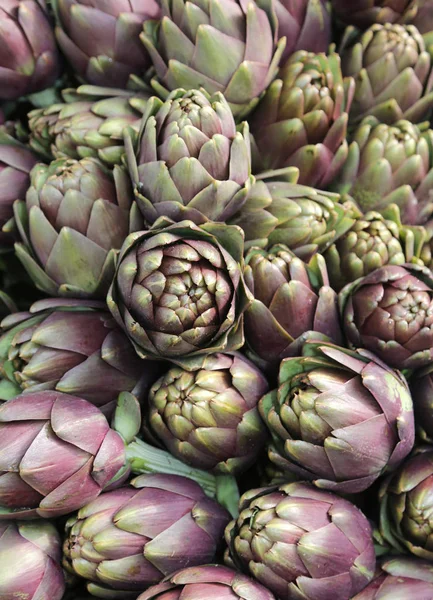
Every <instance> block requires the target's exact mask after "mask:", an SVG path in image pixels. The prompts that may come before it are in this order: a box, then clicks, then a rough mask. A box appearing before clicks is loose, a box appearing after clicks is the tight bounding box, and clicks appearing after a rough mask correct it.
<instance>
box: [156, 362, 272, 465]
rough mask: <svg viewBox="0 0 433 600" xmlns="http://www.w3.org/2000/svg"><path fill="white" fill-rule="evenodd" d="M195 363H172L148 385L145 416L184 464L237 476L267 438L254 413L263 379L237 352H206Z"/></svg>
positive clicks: (259, 420) (251, 460)
mask: <svg viewBox="0 0 433 600" xmlns="http://www.w3.org/2000/svg"><path fill="white" fill-rule="evenodd" d="M195 362H196V361H195ZM200 363H201V364H199V365H195V366H190V365H186V368H180V367H173V368H172V369H170V370H169V371H168V372H167V373H166V374H165V375H163V377H161V378H160V379H159V380H158V381H157V382H156V383H155V384H154V385H153V386H152V388H151V390H150V394H149V413H148V415H147V420H148V422H149V425H150V428H151V429H152V431H153V433H155V434H156V436H157V437H158V438H159V439H160V440H161V441H162V442H163V443H164V445H165V446H166V447H167V448H168V450H169V451H170V452H171V454H173V455H174V456H176V457H177V458H180V459H181V460H183V461H184V462H186V463H187V464H190V465H192V466H193V467H198V468H201V469H206V470H212V471H213V472H215V473H221V474H239V473H241V472H243V471H245V470H246V469H247V468H248V467H249V466H251V465H252V464H253V463H254V462H255V460H256V459H257V457H258V455H259V453H260V451H261V450H262V448H263V445H264V443H265V441H266V438H267V434H266V428H265V426H264V423H263V422H262V420H261V418H260V415H259V411H258V402H259V400H260V398H261V397H262V395H263V394H265V393H266V392H267V390H268V384H267V381H266V379H265V377H264V376H263V375H262V373H261V372H260V371H259V370H258V369H257V368H256V367H255V366H254V365H253V364H252V363H250V362H249V361H248V360H246V359H245V358H243V357H242V356H241V355H237V354H234V355H230V354H222V353H221V354H211V355H210V356H207V357H206V358H205V359H204V360H203V361H200Z"/></svg>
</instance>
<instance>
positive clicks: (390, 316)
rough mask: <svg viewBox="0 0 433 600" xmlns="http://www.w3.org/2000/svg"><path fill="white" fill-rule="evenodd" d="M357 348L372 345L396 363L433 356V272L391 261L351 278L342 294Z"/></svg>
mask: <svg viewBox="0 0 433 600" xmlns="http://www.w3.org/2000/svg"><path fill="white" fill-rule="evenodd" d="M339 305H340V310H341V315H342V320H343V329H344V331H345V334H346V337H347V341H348V342H349V345H350V347H352V348H366V349H367V350H370V351H371V352H374V353H375V354H377V356H378V357H379V358H381V359H382V360H383V361H385V362H386V363H387V364H388V365H389V366H391V367H394V368H396V369H409V370H410V369H417V368H419V367H423V366H425V365H428V364H430V363H432V362H433V273H432V272H431V271H430V269H427V268H423V267H421V266H418V265H410V264H405V265H402V266H394V265H387V266H385V267H381V268H380V269H376V270H375V271H373V272H372V273H370V274H369V275H367V276H366V277H363V278H361V279H358V280H356V281H355V282H353V283H349V284H348V285H347V286H346V287H344V288H343V289H342V290H341V292H340V295H339Z"/></svg>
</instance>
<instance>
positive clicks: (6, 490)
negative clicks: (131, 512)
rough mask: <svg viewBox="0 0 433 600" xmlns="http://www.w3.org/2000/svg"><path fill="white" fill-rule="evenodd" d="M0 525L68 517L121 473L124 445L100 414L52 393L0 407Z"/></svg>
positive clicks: (74, 399) (31, 395)
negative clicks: (0, 521) (11, 520)
mask: <svg viewBox="0 0 433 600" xmlns="http://www.w3.org/2000/svg"><path fill="white" fill-rule="evenodd" d="M0 434H1V435H0V457H1V458H0V506H1V509H0V515H1V519H19V518H26V519H28V518H34V517H42V518H44V519H49V518H54V517H58V516H60V515H65V514H68V513H70V512H72V511H74V510H77V509H78V508H81V507H82V506H84V505H85V504H86V503H87V502H91V501H92V500H94V499H95V498H96V497H97V496H99V494H100V493H101V492H102V491H103V490H104V489H105V488H106V487H107V486H108V485H110V484H111V483H112V480H113V479H114V478H116V477H120V475H121V474H123V472H124V467H125V462H126V456H125V444H124V442H123V440H122V438H121V437H120V435H119V434H118V433H116V432H115V431H114V430H113V429H110V427H109V425H108V423H107V420H106V418H105V417H104V415H103V414H102V412H101V411H100V410H99V409H98V408H96V406H93V405H92V404H90V403H89V402H87V401H86V400H83V399H82V398H78V397H76V396H70V395H69V394H61V393H60V392H55V391H41V392H34V393H29V394H21V396H18V397H16V398H14V399H13V400H10V401H9V402H5V403H4V404H3V405H2V406H0Z"/></svg>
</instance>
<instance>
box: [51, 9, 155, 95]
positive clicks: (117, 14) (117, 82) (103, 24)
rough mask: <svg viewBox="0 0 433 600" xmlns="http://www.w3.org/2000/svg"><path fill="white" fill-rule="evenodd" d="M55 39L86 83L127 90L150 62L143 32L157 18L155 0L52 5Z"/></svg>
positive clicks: (146, 68)
mask: <svg viewBox="0 0 433 600" xmlns="http://www.w3.org/2000/svg"><path fill="white" fill-rule="evenodd" d="M53 5H54V10H55V12H56V16H57V27H56V37H57V41H58V42H59V45H60V48H61V49H62V51H63V54H64V55H65V56H66V58H67V60H68V62H69V63H70V64H71V65H72V68H73V69H74V71H75V73H76V74H77V75H79V77H80V78H81V79H83V80H84V81H87V82H88V83H93V84H95V85H102V86H113V87H119V88H123V87H126V85H127V84H128V83H129V82H130V80H131V79H133V78H131V75H143V74H144V73H145V72H146V71H147V70H148V68H149V67H150V64H151V61H150V57H149V55H148V53H147V52H146V50H145V48H144V47H143V44H141V42H140V33H141V30H142V28H143V23H144V21H146V19H157V18H158V17H159V12H160V10H159V6H158V3H157V2H156V0H141V1H137V0H115V1H111V2H106V1H105V0H92V2H89V0H54V2H53Z"/></svg>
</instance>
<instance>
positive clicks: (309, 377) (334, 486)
mask: <svg viewBox="0 0 433 600" xmlns="http://www.w3.org/2000/svg"><path fill="white" fill-rule="evenodd" d="M302 354H303V355H302V357H297V358H287V359H285V360H283V361H282V363H281V367H280V373H279V381H278V389H276V390H274V391H272V392H270V393H268V394H267V395H265V396H264V397H263V398H262V399H261V400H260V404H259V408H260V414H261V415H262V417H263V419H264V420H265V422H266V424H267V426H268V428H269V430H270V432H271V434H272V439H273V443H274V446H272V447H271V448H270V450H269V458H270V459H271V460H272V462H274V463H275V464H276V466H277V467H279V468H280V469H284V470H286V471H289V472H293V473H294V474H295V475H297V476H298V477H300V478H302V479H308V480H312V481H314V483H315V485H316V486H318V487H320V488H325V489H330V490H333V491H338V492H343V493H350V494H353V493H358V492H362V491H364V490H366V489H367V488H369V487H370V486H371V485H372V483H373V482H374V481H375V480H376V479H377V478H378V477H380V475H382V474H383V473H384V472H385V471H387V470H393V469H395V468H396V467H397V466H398V465H399V463H400V462H401V461H402V460H403V459H404V458H405V457H406V456H407V455H408V454H409V452H410V451H411V450H412V446H413V443H414V438H415V427H414V419H413V407H412V399H411V395H410V392H409V388H408V386H407V383H406V381H405V379H404V377H402V376H401V375H400V373H399V372H398V371H393V370H392V369H390V368H389V367H387V366H386V365H385V364H384V363H382V362H381V361H379V360H378V359H377V358H376V357H375V356H374V355H373V354H370V353H368V352H363V351H362V350H358V351H357V352H351V351H350V350H346V349H344V348H339V347H338V346H332V345H330V344H324V345H322V344H320V343H317V344H313V343H307V344H306V345H305V346H304V348H303V352H302Z"/></svg>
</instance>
